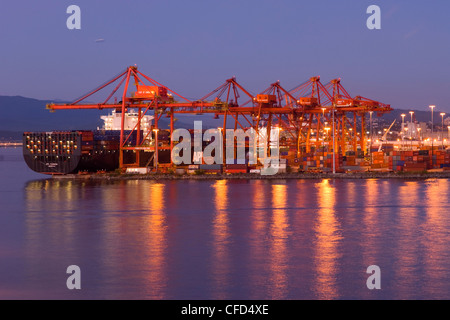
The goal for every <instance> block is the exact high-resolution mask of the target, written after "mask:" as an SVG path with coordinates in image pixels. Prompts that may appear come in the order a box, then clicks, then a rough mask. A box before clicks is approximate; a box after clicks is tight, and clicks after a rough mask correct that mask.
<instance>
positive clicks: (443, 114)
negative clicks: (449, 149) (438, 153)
mask: <svg viewBox="0 0 450 320" xmlns="http://www.w3.org/2000/svg"><path fill="white" fill-rule="evenodd" d="M444 116H445V112H441V117H442V137H441V140H442V149H444Z"/></svg>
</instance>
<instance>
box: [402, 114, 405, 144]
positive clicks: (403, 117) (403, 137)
mask: <svg viewBox="0 0 450 320" xmlns="http://www.w3.org/2000/svg"><path fill="white" fill-rule="evenodd" d="M405 117H406V114H404V113H402V140H405V135H404V133H403V130H404V129H405Z"/></svg>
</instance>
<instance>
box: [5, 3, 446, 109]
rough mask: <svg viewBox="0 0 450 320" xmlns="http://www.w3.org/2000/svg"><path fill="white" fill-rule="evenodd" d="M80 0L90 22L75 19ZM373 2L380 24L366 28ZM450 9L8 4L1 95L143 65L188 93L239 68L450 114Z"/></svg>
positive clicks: (91, 84) (251, 81) (74, 84)
mask: <svg viewBox="0 0 450 320" xmlns="http://www.w3.org/2000/svg"><path fill="white" fill-rule="evenodd" d="M71 4H76V5H78V6H80V8H81V30H68V29H67V27H66V20H67V18H68V16H69V15H68V14H67V13H66V8H67V7H68V6H69V5H71ZM372 4H376V5H379V6H380V7H381V11H382V16H381V19H382V20H381V26H382V29H381V30H369V29H367V27H366V20H367V18H368V17H369V15H368V14H366V9H367V7H368V6H369V5H372ZM449 9H450V2H448V1H444V0H435V1H414V0H402V1H399V0H395V1H393V0H392V1H380V0H371V1H365V0H345V1H336V0H326V1H300V0H292V1H286V0H280V1H274V0H272V1H266V0H258V1H243V0H240V1H236V0H228V1H212V0H202V1H196V0H191V1H186V0H184V1H170V0H168V1H143V0H136V1H123V0H120V1H118V0H110V1H86V0H71V1H63V0H60V1H50V0H40V1H7V2H4V3H3V4H2V8H1V11H0V61H1V62H0V95H22V96H26V97H32V98H38V99H66V100H73V99H75V98H77V97H79V96H80V95H82V94H84V93H86V92H87V91H89V90H90V89H94V88H95V87H97V86H98V85H99V84H101V83H102V82H104V81H106V80H108V79H110V78H111V77H112V76H114V75H116V74H117V73H119V72H120V71H121V70H123V69H125V68H126V67H127V66H129V65H134V64H137V65H138V67H139V70H140V71H142V72H143V73H145V74H147V75H149V76H150V77H153V78H154V79H156V80H157V81H159V82H161V83H163V84H164V85H166V86H168V87H169V88H171V89H173V90H175V91H177V92H178V93H180V94H182V95H184V96H186V97H188V98H200V97H202V96H203V95H205V94H207V93H209V92H210V91H212V90H213V89H214V88H216V87H217V86H219V85H220V84H222V83H223V82H224V80H225V79H227V78H230V77H232V76H236V77H237V81H238V82H239V83H241V84H242V85H243V86H244V87H245V88H247V89H248V90H250V91H251V92H253V93H258V92H260V91H262V90H264V89H266V88H267V87H268V86H269V85H270V83H272V82H274V81H276V80H280V81H281V85H282V86H284V87H285V88H286V89H291V88H293V87H295V86H296V85H298V84H300V83H303V82H304V81H305V80H307V79H308V78H310V77H311V76H315V75H320V76H321V79H322V83H324V84H325V83H327V82H328V81H329V80H331V79H333V78H337V77H341V78H342V84H343V86H344V87H345V88H346V89H347V91H348V92H349V93H350V94H351V95H352V96H356V95H362V96H365V97H368V98H372V99H375V100H379V101H381V102H384V103H388V104H391V105H392V107H394V108H402V109H410V108H411V109H419V110H428V107H427V106H428V105H430V104H435V105H437V108H436V110H441V111H447V112H450V105H449V103H448V96H449V92H450V72H449V71H450V61H449V60H450V37H449V34H450V19H449V17H448V12H449ZM99 38H102V39H104V40H105V41H104V42H96V41H95V40H96V39H99Z"/></svg>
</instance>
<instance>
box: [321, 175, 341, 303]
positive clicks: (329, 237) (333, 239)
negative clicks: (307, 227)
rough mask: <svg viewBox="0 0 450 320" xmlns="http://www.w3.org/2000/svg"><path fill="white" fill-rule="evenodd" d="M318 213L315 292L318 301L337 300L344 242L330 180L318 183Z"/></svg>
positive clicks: (333, 188)
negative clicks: (341, 251)
mask: <svg viewBox="0 0 450 320" xmlns="http://www.w3.org/2000/svg"><path fill="white" fill-rule="evenodd" d="M316 188H317V194H318V203H317V204H318V206H319V208H318V211H317V215H318V216H317V222H316V226H315V231H316V238H317V239H316V248H315V249H316V250H315V251H316V252H315V258H314V259H315V267H316V273H317V277H316V279H315V280H316V281H315V284H316V286H315V292H316V294H317V298H318V299H327V300H329V299H336V298H338V297H339V292H338V288H337V283H336V276H335V275H336V274H337V270H336V268H337V264H338V261H337V260H338V258H339V254H338V251H337V250H338V245H339V242H340V241H341V240H342V237H341V235H340V234H339V231H340V226H339V223H338V220H337V219H336V216H335V210H334V208H335V205H336V190H335V187H334V186H333V185H331V183H330V181H329V180H323V181H322V182H320V183H317V185H316Z"/></svg>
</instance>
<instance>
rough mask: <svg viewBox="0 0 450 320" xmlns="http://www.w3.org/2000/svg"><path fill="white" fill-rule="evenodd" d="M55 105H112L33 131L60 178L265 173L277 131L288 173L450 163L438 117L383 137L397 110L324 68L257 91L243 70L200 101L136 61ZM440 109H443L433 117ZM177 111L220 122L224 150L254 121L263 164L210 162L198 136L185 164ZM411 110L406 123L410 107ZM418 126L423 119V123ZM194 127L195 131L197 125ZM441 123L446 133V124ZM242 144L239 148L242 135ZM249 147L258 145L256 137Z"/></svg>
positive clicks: (47, 169) (32, 141) (281, 169)
mask: <svg viewBox="0 0 450 320" xmlns="http://www.w3.org/2000/svg"><path fill="white" fill-rule="evenodd" d="M99 93H103V96H102V98H101V99H99V102H98V103H92V102H86V101H87V100H89V101H92V99H94V98H95V97H98V96H99ZM432 107H434V106H432ZM47 108H48V109H49V110H50V111H51V112H63V110H70V109H80V110H81V109H83V110H85V109H100V110H102V109H105V110H108V112H109V115H107V116H104V117H102V120H103V121H104V126H103V127H102V128H97V130H91V131H89V130H75V131H57V132H56V131H55V132H24V134H23V154H24V159H25V161H26V163H27V165H28V166H29V167H30V168H31V169H33V170H34V171H37V172H40V173H45V174H49V175H53V176H56V175H85V174H103V173H111V172H114V173H116V174H139V173H140V174H149V173H152V174H169V173H176V174H194V175H198V174H251V173H259V172H260V170H261V168H262V167H263V163H264V159H265V157H266V156H267V157H269V156H270V155H271V152H272V150H271V147H270V145H271V142H272V140H271V139H273V136H274V134H273V132H274V131H276V133H277V135H278V140H279V141H278V146H277V147H278V151H279V158H280V161H279V164H278V168H277V169H278V173H279V174H284V173H290V172H304V173H348V172H352V173H355V172H367V171H370V172H391V173H400V172H413V173H414V172H440V171H442V172H447V171H448V170H450V149H449V148H448V146H449V141H448V139H445V138H444V134H443V133H442V134H441V135H440V136H439V135H437V136H436V133H437V132H438V129H437V128H438V126H436V127H434V122H433V121H432V123H431V133H430V134H429V137H428V138H427V136H426V132H425V130H423V131H422V133H420V128H419V129H418V130H417V131H418V133H419V135H417V132H414V135H413V134H412V133H413V132H412V131H413V130H411V128H410V127H405V125H404V123H403V122H402V126H401V132H400V134H399V135H397V137H396V138H397V139H392V137H390V136H389V134H388V133H391V134H392V132H391V128H392V126H393V125H394V123H392V124H391V126H390V127H387V128H385V129H384V133H385V134H384V135H381V136H378V138H377V139H376V140H375V138H374V134H373V130H372V119H373V117H377V116H378V117H379V116H382V115H383V114H385V113H389V112H391V111H392V110H393V109H392V108H391V106H390V105H388V104H384V103H381V102H379V101H376V100H372V99H369V98H365V97H363V96H354V97H352V96H351V95H350V94H349V93H348V91H347V90H346V89H345V88H344V87H343V85H342V84H341V79H333V80H331V81H329V82H328V83H326V84H322V82H321V78H320V77H319V76H316V77H311V78H309V79H308V80H307V81H305V82H303V83H302V84H300V85H298V86H296V87H295V88H293V89H291V90H286V89H284V88H283V87H282V85H281V83H280V82H279V81H277V82H274V83H272V84H270V85H269V87H268V88H267V89H265V90H263V91H261V93H259V94H257V95H252V94H251V93H250V92H249V91H248V90H246V89H245V88H244V87H243V86H242V85H241V84H239V83H238V82H237V80H236V78H230V79H227V80H226V81H225V83H223V84H222V85H220V86H219V87H217V88H216V89H214V90H213V91H211V92H210V93H208V94H207V95H205V96H204V97H202V98H201V99H198V100H194V101H191V100H189V99H187V98H185V97H183V96H181V95H179V94H178V93H176V92H175V91H173V90H171V89H169V88H168V87H166V86H164V85H162V84H160V83H158V82H157V81H155V80H154V79H152V78H150V77H148V76H147V75H145V74H143V73H142V72H140V71H139V70H138V68H137V67H136V66H130V67H128V68H126V70H124V71H123V72H121V73H120V74H119V75H117V76H115V77H114V78H112V79H111V80H109V81H107V82H106V83H105V84H103V85H101V86H100V87H98V88H96V89H94V90H92V91H91V92H89V93H87V94H85V95H83V96H82V97H80V98H79V99H77V100H75V101H74V102H72V103H69V104H49V105H47ZM433 111H434V108H432V115H431V119H432V117H433ZM177 114H190V115H195V118H196V119H198V120H202V119H204V118H205V117H210V118H211V117H212V118H213V119H216V120H218V121H220V123H221V126H220V127H217V130H218V131H219V132H220V135H222V139H223V140H222V141H223V145H222V150H221V152H223V154H225V144H226V133H225V131H227V130H224V128H226V129H230V128H234V130H237V129H242V130H244V131H247V130H248V129H253V130H254V132H256V135H257V136H258V137H262V136H263V137H264V139H266V140H267V141H266V142H267V143H266V144H265V146H266V149H265V150H263V152H259V153H258V158H257V161H256V163H249V162H248V161H244V163H241V162H238V161H232V163H230V162H229V161H225V159H224V160H223V163H215V164H206V162H205V159H202V154H201V153H200V154H198V152H197V153H196V152H195V150H196V149H194V147H195V146H194V142H193V143H192V146H191V148H192V152H191V160H192V161H191V162H190V163H182V164H179V165H176V164H175V163H174V162H173V159H172V157H171V153H172V151H173V149H174V147H176V145H177V141H173V140H172V139H171V137H172V133H173V132H174V130H176V128H175V121H176V118H175V116H176V115H177ZM441 115H443V114H441ZM162 117H164V119H163V120H168V121H170V123H169V125H168V126H169V127H170V129H164V128H162V127H160V126H159V124H160V123H162ZM402 117H403V119H402V120H403V121H404V115H402ZM166 118H167V119H166ZM442 119H443V118H442ZM394 122H395V121H394ZM409 125H410V126H411V125H414V123H413V121H411V123H410V124H409ZM185 129H188V130H189V132H190V133H191V135H192V137H194V136H195V130H193V128H185ZM408 129H409V132H408ZM441 129H442V132H443V130H444V125H442V127H441ZM435 130H436V131H435ZM414 131H415V130H414ZM449 131H450V129H449ZM193 140H194V139H193ZM232 144H233V145H234V147H235V148H236V150H237V147H238V146H237V145H238V142H236V141H234V142H233V143H232ZM206 145H207V144H203V147H205V146H206ZM245 147H246V150H247V151H248V150H249V149H248V148H249V145H248V141H246V145H245ZM235 154H237V151H236V152H235ZM448 172H450V171H448Z"/></svg>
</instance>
